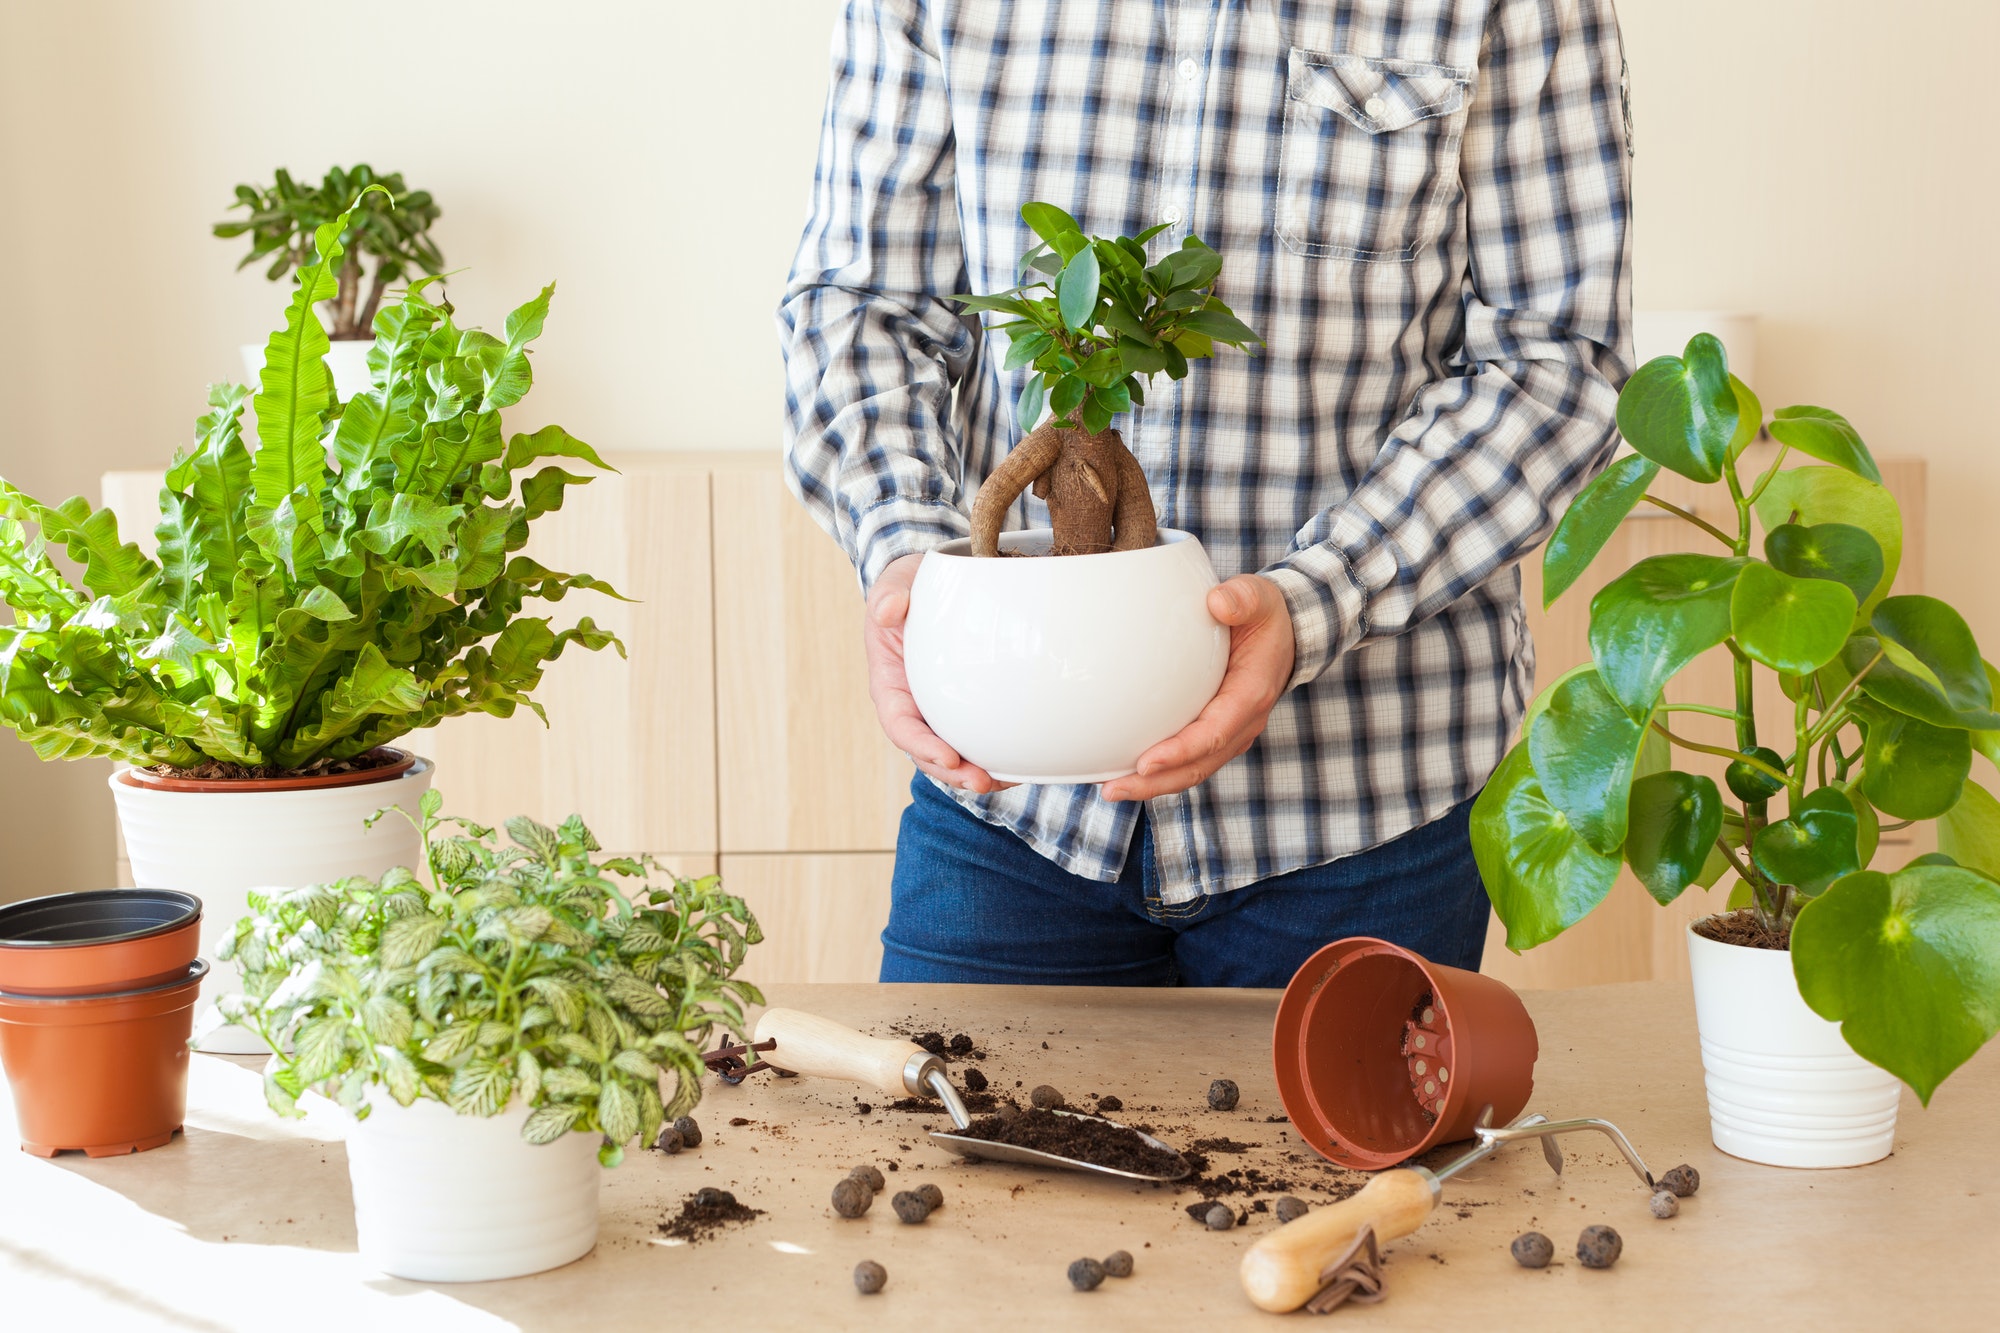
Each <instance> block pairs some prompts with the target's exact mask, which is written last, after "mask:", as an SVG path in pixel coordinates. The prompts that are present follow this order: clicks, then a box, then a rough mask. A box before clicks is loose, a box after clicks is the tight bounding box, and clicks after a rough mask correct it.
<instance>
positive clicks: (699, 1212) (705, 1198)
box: [660, 1189, 764, 1245]
mask: <svg viewBox="0 0 2000 1333" xmlns="http://www.w3.org/2000/svg"><path fill="white" fill-rule="evenodd" d="M763 1215H764V1210H763V1209H762V1208H751V1207H749V1206H747V1205H745V1204H740V1203H738V1202H736V1196H735V1195H734V1194H731V1193H730V1192H729V1191H728V1190H719V1189H698V1190H696V1191H695V1192H694V1193H693V1194H690V1195H688V1196H687V1198H685V1199H683V1200H681V1210H680V1212H679V1213H678V1214H677V1215H675V1216H673V1217H669V1218H668V1219H667V1220H666V1221H664V1222H662V1223H660V1234H661V1235H662V1236H668V1237H671V1238H673V1239H674V1240H684V1241H686V1242H687V1243H688V1244H690V1245H698V1244H700V1243H701V1242H702V1241H705V1240H707V1239H708V1238H709V1237H710V1236H713V1235H714V1234H715V1233H716V1232H718V1231H720V1230H722V1228H723V1227H725V1226H727V1225H729V1224H730V1223H731V1222H749V1221H753V1220H755V1219H756V1218H759V1217H762V1216H763Z"/></svg>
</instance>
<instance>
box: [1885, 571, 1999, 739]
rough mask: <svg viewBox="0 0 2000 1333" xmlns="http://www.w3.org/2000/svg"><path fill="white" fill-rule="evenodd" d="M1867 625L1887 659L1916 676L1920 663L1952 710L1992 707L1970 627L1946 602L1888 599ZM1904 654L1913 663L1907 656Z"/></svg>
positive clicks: (1991, 699) (1984, 671) (1982, 666)
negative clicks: (1871, 629) (1872, 629)
mask: <svg viewBox="0 0 2000 1333" xmlns="http://www.w3.org/2000/svg"><path fill="white" fill-rule="evenodd" d="M1868 623H1869V624H1870V625H1871V626H1873V627H1874V630H1875V633H1876V634H1877V635H1879V636H1880V637H1881V639H1882V643H1883V645H1884V647H1885V648H1886V649H1887V651H1888V654H1889V660H1890V661H1892V662H1894V663H1895V664H1896V665H1897V666H1900V667H1902V668H1903V669H1904V670H1905V671H1909V672H1912V673H1913V674H1919V675H1920V674H1921V672H1920V671H1919V670H1918V668H1919V665H1921V667H1922V668H1923V669H1924V670H1927V671H1928V672H1929V673H1930V675H1931V676H1932V677H1933V678H1934V679H1935V680H1936V681H1937V684H1938V688H1939V689H1940V690H1942V691H1943V693H1944V698H1945V701H1946V702H1947V703H1949V704H1950V705H1951V706H1952V707H1953V708H1955V709H1958V710H1959V711H1961V712H1973V711H1983V710H1985V709H1989V708H1991V707H1992V706H1993V687H1992V685H1991V684H1990V683H1989V682H1988V681H1987V679H1986V662H1985V660H1984V659H1983V658H1981V657H1980V656H1979V644H1978V642H1977V641H1976V640H1974V639H1973V637H1972V627H1971V626H1970V625H1968V624H1966V623H1965V617H1963V616H1961V615H1959V613H1958V612H1956V611H1954V610H1952V609H1951V607H1950V606H1948V605H1947V604H1945V603H1944V602H1941V601H1939V600H1938V599H1937V598H1935V597H1921V596H1909V597H1890V598H1887V599H1885V600H1884V601H1883V602H1882V604H1881V605H1880V606H1878V607H1876V608H1875V614H1874V615H1872V616H1870V617H1869V620H1868ZM1898 649H1900V650H1901V652H1898V651H1897V650H1898ZM1905 653H1907V654H1908V655H1909V658H1913V659H1915V660H1914V662H1912V661H1909V660H1905V658H1904V656H1903V654H1905Z"/></svg>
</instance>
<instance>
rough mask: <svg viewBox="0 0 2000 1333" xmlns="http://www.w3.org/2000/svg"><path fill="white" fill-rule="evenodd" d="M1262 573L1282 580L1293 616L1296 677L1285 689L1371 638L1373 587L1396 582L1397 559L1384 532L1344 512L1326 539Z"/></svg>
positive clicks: (1315, 674) (1310, 677)
mask: <svg viewBox="0 0 2000 1333" xmlns="http://www.w3.org/2000/svg"><path fill="white" fill-rule="evenodd" d="M1259 572H1260V573H1261V574H1262V575H1263V576H1264V577H1265V578H1267V579H1269V580H1271V582H1273V583H1275V584H1277V585H1278V591H1280V592H1282V593H1283V594H1284V595H1285V606H1286V608H1287V609H1288V610H1289V611H1290V612H1291V615H1292V679H1291V682H1290V683H1289V684H1288V685H1287V686H1286V687H1285V688H1286V689H1296V688H1298V687H1299V686H1301V685H1304V684H1306V683H1308V682H1309V681H1312V680H1315V679H1317V678H1318V677H1319V675H1320V673H1321V672H1323V671H1325V670H1326V669H1327V668H1328V667H1329V666H1331V665H1332V664H1333V659H1334V658H1336V657H1338V656H1339V655H1340V654H1342V653H1344V652H1346V651H1347V650H1348V649H1350V648H1352V647H1354V645H1355V644H1357V643H1359V642H1361V640H1362V639H1364V638H1366V637H1367V635H1368V598H1369V590H1370V589H1371V588H1384V587H1388V586H1389V585H1390V584H1391V583H1393V582H1394V581H1395V578H1396V558H1395V556H1394V554H1392V552H1391V547H1390V543H1389V542H1388V541H1387V540H1386V539H1384V538H1383V537H1382V536H1381V535H1380V534H1370V533H1369V532H1368V531H1367V530H1366V529H1365V528H1364V527H1363V526H1362V524H1360V523H1359V522H1357V521H1356V520H1355V519H1354V518H1353V517H1352V516H1351V515H1347V514H1341V515H1339V516H1337V517H1336V518H1335V519H1334V522H1333V532H1332V535H1331V536H1329V537H1328V538H1327V539H1326V540H1324V541H1321V542H1315V543H1314V544H1313V545H1311V546H1307V547H1302V548H1301V549H1299V550H1296V551H1294V552H1292V553H1291V554H1290V555H1288V556H1286V557H1285V558H1284V559H1283V560H1280V561H1279V562H1278V563H1277V564H1275V565H1272V566H1270V567H1269V568H1268V569H1264V570H1260V571H1259Z"/></svg>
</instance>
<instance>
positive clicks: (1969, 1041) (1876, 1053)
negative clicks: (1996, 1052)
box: [1792, 865, 2000, 1105]
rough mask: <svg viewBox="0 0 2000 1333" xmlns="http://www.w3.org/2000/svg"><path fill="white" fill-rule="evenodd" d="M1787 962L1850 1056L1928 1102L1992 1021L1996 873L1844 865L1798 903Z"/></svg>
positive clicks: (1999, 1019) (1995, 1016)
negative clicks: (1854, 869) (1842, 874)
mask: <svg viewBox="0 0 2000 1333" xmlns="http://www.w3.org/2000/svg"><path fill="white" fill-rule="evenodd" d="M1792 972H1793V975H1794V976H1795V977H1797V979H1798V983H1799V994H1800V995H1801V996H1803V997H1804V999H1805V1002H1806V1003H1807V1004H1808V1005H1810V1006H1812V1009H1813V1012H1814V1013H1817V1014H1818V1015H1819V1016H1820V1017H1822V1018H1825V1019H1829V1020H1831V1021H1833V1022H1836V1023H1839V1024H1840V1035H1841V1036H1843V1037H1845V1038H1846V1039H1847V1044H1848V1045H1849V1046H1851V1047H1853V1048H1854V1053H1855V1054H1856V1055H1859V1056H1860V1057H1861V1058H1862V1059H1864V1060H1867V1061H1868V1062H1869V1063H1871V1064H1875V1065H1879V1066H1881V1067H1882V1068H1883V1069H1886V1070H1888V1071H1889V1072H1890V1073H1892V1074H1894V1075H1895V1076H1896V1077H1897V1078H1900V1079H1902V1080H1903V1081H1904V1082H1905V1083H1907V1084H1909V1085H1910V1087H1911V1088H1912V1089H1914V1090H1915V1092H1916V1094H1917V1096H1918V1098H1919V1099H1921V1100H1922V1101H1923V1102H1924V1104H1925V1105H1929V1104H1930V1099H1931V1094H1932V1093H1933V1092H1935V1091H1937V1086H1938V1084H1940V1083H1942V1082H1944V1080H1945V1079H1946V1077H1948V1076H1949V1075H1950V1074H1951V1072H1952V1070H1954V1069H1956V1068H1958V1067H1959V1066H1960V1065H1962V1064H1964V1063H1965V1062H1966V1061H1967V1060H1969V1059H1970V1058H1972V1055H1973V1054H1974V1053H1975V1052H1976V1051H1978V1049H1979V1048H1980V1047H1981V1046H1983V1045H1985V1044H1986V1042H1987V1041H1988V1040H1989V1039H1990V1038H1991V1037H1992V1036H1993V1034H1994V1032H1995V1031H2000V884H1995V883H1994V882H1993V881H1992V880H1990V879H1987V878H1985V877H1984V876H1983V875H1979V874H1977V873H1975V872H1974V871H1971V870H1965V869H1962V868H1960V867H1957V866H1938V865H1929V866H1910V867H1908V868H1906V869H1903V870H1899V871H1897V872H1895V873H1894V874H1893V875H1885V874H1882V873H1880V872H1879V871H1873V870H1864V871H1862V872H1860V873H1859V874H1855V875H1849V876H1848V877H1847V878H1846V879H1843V880H1841V881H1840V882H1839V883H1837V884H1835V885H1834V886H1833V887H1832V888H1830V889H1828V890H1827V891H1826V892H1825V893H1823V894H1821V895H1820V896H1819V897H1818V898H1816V899H1814V900H1813V901H1812V902H1810V903H1807V904H1806V906H1805V907H1804V909H1803V910H1801V911H1800V912H1799V916H1798V920H1797V922H1796V923H1795V924H1794V925H1793V927H1792Z"/></svg>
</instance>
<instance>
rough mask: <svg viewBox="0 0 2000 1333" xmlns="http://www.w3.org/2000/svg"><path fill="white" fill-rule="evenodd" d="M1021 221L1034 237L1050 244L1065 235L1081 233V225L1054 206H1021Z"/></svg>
mask: <svg viewBox="0 0 2000 1333" xmlns="http://www.w3.org/2000/svg"><path fill="white" fill-rule="evenodd" d="M1021 220H1022V221H1023V222H1025V223H1027V224H1028V226H1029V227H1030V228H1032V229H1033V230H1034V233H1035V235H1037V236H1039V237H1041V238H1042V239H1043V240H1044V241H1046V242H1049V243H1050V244H1053V243H1054V242H1055V240H1056V238H1057V237H1059V236H1062V235H1064V234H1066V233H1077V234H1080V233H1081V232H1082V231H1083V226H1082V224H1081V223H1079V222H1078V221H1077V220H1076V219H1075V218H1073V217H1071V216H1070V215H1069V214H1068V213H1065V212H1064V211H1063V210H1062V209H1060V208H1057V207H1056V206H1055V205H1054V204H1044V203H1040V202H1035V203H1027V204H1023V205H1021Z"/></svg>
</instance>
